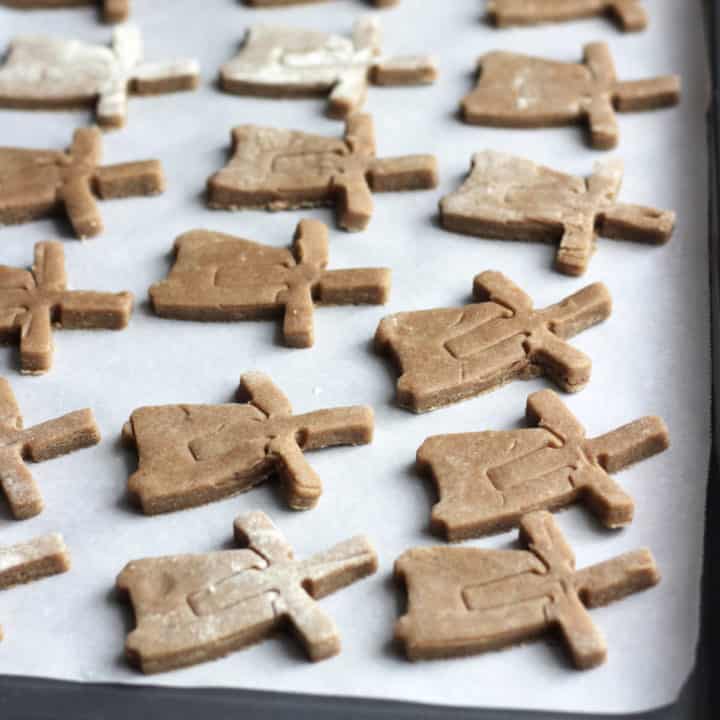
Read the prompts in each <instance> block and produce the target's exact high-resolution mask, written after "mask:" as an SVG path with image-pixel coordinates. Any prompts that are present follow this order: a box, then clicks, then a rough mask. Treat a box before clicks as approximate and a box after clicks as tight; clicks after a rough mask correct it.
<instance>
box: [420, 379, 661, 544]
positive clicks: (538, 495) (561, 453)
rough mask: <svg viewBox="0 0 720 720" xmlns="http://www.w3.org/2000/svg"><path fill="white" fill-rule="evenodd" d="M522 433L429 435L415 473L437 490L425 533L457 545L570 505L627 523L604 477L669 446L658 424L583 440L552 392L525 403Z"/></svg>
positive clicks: (620, 496) (628, 509)
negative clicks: (535, 514)
mask: <svg viewBox="0 0 720 720" xmlns="http://www.w3.org/2000/svg"><path fill="white" fill-rule="evenodd" d="M526 415H527V422H528V425H530V426H532V429H529V430H514V431H507V432H478V433H461V434H455V435H435V436H433V437H430V438H428V439H427V440H425V442H424V443H423V444H422V445H421V447H420V449H419V450H418V452H417V466H418V469H419V470H420V471H421V472H423V473H425V474H427V475H429V476H430V477H431V478H432V479H433V480H434V481H435V483H436V485H437V488H438V493H439V495H440V502H438V503H437V505H435V506H434V507H433V510H432V527H433V529H434V530H436V531H437V532H440V533H441V534H443V535H444V536H445V537H447V539H448V540H452V541H456V540H463V539H465V538H469V537H477V536H480V535H486V534H488V533H493V532H499V531H501V530H507V529H508V528H511V527H515V526H516V525H518V523H519V522H520V519H521V518H522V516H523V515H526V514H527V513H529V512H532V511H533V510H540V509H542V510H555V509H558V508H561V507H565V506H567V505H570V504H571V503H575V502H582V503H584V504H585V505H587V506H588V508H589V509H590V511H591V512H592V513H594V514H595V515H596V516H597V518H598V520H599V521H600V522H601V523H602V524H603V525H605V526H606V527H610V528H614V527H621V526H623V525H628V524H629V523H630V522H632V519H633V514H634V509H635V505H634V503H633V500H632V498H631V497H630V496H629V495H628V494H627V493H626V492H625V491H624V490H623V489H622V488H621V487H620V486H619V485H618V484H617V483H616V482H615V480H614V479H613V478H612V477H610V475H609V473H611V472H617V471H619V470H622V469H624V468H626V467H628V466H629V465H632V464H633V463H636V462H639V461H640V460H644V459H646V458H649V457H652V456H653V455H656V454H657V453H660V452H663V450H666V449H667V448H668V447H669V445H670V436H669V433H668V429H667V427H666V426H665V423H664V422H663V421H662V420H661V419H660V418H659V417H644V418H641V419H640V420H635V421H634V422H632V423H629V424H628V425H624V426H623V427H620V428H618V429H617V430H613V431H612V432H609V433H606V434H605V435H601V436H599V437H596V438H591V439H590V438H587V437H586V436H585V428H584V427H583V426H582V425H581V424H580V423H579V422H578V421H577V420H576V419H575V417H574V416H573V415H572V413H571V412H570V411H569V410H568V408H567V407H566V406H565V404H564V403H563V402H562V400H560V398H559V397H558V396H557V395H556V394H555V393H554V392H553V391H552V390H542V391H541V392H536V393H533V394H532V395H530V397H528V399H527V411H526Z"/></svg>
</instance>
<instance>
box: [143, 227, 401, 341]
mask: <svg viewBox="0 0 720 720" xmlns="http://www.w3.org/2000/svg"><path fill="white" fill-rule="evenodd" d="M175 252H176V260H175V264H174V266H173V268H172V270H171V271H170V275H169V276H168V279H167V280H164V281H163V282H160V283H158V284H156V285H153V286H152V287H151V288H150V300H151V302H152V306H153V309H154V310H155V312H156V313H157V314H158V315H160V316H161V317H166V318H176V319H179V320H205V321H207V320H224V321H229V320H250V319H262V318H268V317H272V316H276V315H279V316H282V317H283V318H284V319H283V337H284V339H285V344H286V345H288V346H290V347H297V348H306V347H311V346H312V344H313V342H314V330H313V327H314V323H313V314H314V309H315V304H316V303H318V304H324V305H348V304H354V305H359V304H372V305H378V304H384V303H385V302H387V298H388V295H389V293H390V270H388V269H386V268H365V269H352V270H326V269H325V268H326V267H327V264H328V232H327V227H326V226H325V225H323V224H322V223H321V222H318V221H317V220H302V221H301V222H300V223H299V224H298V226H297V230H296V232H295V239H294V241H293V245H292V248H291V249H290V250H287V249H283V248H273V247H268V246H267V245H260V244H259V243H254V242H251V241H250V240H243V239H241V238H237V237H233V236H232V235H223V234H221V233H215V232H210V231H209V230H194V231H192V232H189V233H186V234H185V235H181V236H180V237H179V238H178V239H177V240H176V241H175Z"/></svg>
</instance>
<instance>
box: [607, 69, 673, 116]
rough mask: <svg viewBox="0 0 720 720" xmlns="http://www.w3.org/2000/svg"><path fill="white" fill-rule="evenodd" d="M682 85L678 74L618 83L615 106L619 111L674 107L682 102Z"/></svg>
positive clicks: (614, 96)
mask: <svg viewBox="0 0 720 720" xmlns="http://www.w3.org/2000/svg"><path fill="white" fill-rule="evenodd" d="M680 85H681V83H680V78H679V76H677V75H663V76H660V77H656V78H648V79H647V80H631V81H628V82H621V83H617V85H616V86H615V91H614V94H613V99H614V103H615V107H616V108H617V110H618V111H619V112H632V111H637V110H655V109H658V108H665V107H672V106H673V105H677V104H678V102H680Z"/></svg>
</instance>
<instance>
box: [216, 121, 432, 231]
mask: <svg viewBox="0 0 720 720" xmlns="http://www.w3.org/2000/svg"><path fill="white" fill-rule="evenodd" d="M437 183H438V173H437V162H436V160H435V158H434V157H433V156H432V155H405V156H400V157H394V158H377V157H376V156H375V130H374V127H373V121H372V118H371V117H370V115H363V114H361V115H351V116H350V117H349V118H348V120H347V122H346V125H345V137H344V138H342V139H331V138H326V137H323V136H322V135H310V134H308V133H303V132H297V131H292V130H279V129H276V128H270V127H258V126H256V125H241V126H240V127H236V128H235V129H234V130H233V131H232V157H231V159H230V161H229V162H228V164H227V165H226V167H225V168H223V169H222V170H220V172H218V173H215V175H213V176H212V177H211V178H210V179H209V180H208V183H207V203H208V205H209V206H210V207H211V208H218V209H224V210H241V209H250V208H255V209H258V208H264V209H266V210H293V209H296V208H308V207H318V206H321V205H334V206H335V208H336V214H337V222H338V224H339V225H340V227H342V228H344V229H345V230H364V229H365V228H366V227H367V225H368V223H369V222H370V218H371V216H372V211H373V200H372V194H371V191H372V192H396V191H398V190H428V189H431V188H434V187H436V186H437Z"/></svg>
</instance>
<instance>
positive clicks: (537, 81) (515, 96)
mask: <svg viewBox="0 0 720 720" xmlns="http://www.w3.org/2000/svg"><path fill="white" fill-rule="evenodd" d="M583 50H584V57H583V60H582V62H581V63H565V62H556V61H552V60H544V59H542V58H536V57H530V56H528V55H520V54H518V53H512V52H491V53H488V54H487V55H483V56H482V57H481V58H480V59H479V60H478V74H479V77H478V82H477V86H476V88H475V89H474V90H473V91H472V92H471V93H470V94H469V95H467V96H465V98H464V99H463V101H462V103H461V112H462V117H463V119H464V120H465V122H468V123H472V124H474V125H490V126H497V127H510V128H536V127H549V126H555V125H571V124H575V123H582V124H587V125H588V126H589V128H590V141H591V144H592V146H593V147H595V148H598V149H603V150H604V149H608V148H613V147H615V146H616V145H617V143H618V138H619V131H618V126H617V120H616V118H615V112H616V111H617V112H631V111H635V110H653V109H656V108H663V107H669V106H671V105H677V103H678V102H679V100H680V78H679V77H678V76H677V75H667V76H664V77H656V78H652V79H648V80H635V81H630V82H620V81H619V80H618V79H617V76H616V74H615V65H614V64H613V60H612V56H611V55H610V49H609V48H608V46H607V45H606V44H605V43H590V44H588V45H585V47H584V48H583Z"/></svg>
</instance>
